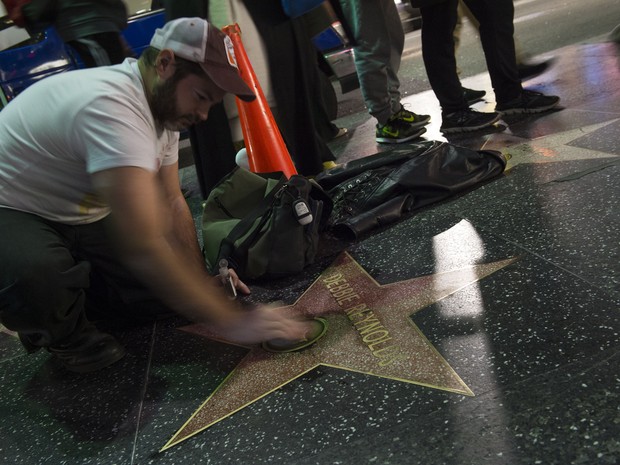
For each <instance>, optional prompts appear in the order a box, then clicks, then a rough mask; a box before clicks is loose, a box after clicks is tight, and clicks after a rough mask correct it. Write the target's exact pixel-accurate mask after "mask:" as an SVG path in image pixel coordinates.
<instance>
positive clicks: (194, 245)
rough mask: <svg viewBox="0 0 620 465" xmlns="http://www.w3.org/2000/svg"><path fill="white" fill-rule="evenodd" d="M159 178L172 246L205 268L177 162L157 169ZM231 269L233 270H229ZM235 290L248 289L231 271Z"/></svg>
mask: <svg viewBox="0 0 620 465" xmlns="http://www.w3.org/2000/svg"><path fill="white" fill-rule="evenodd" d="M159 179H160V181H161V184H162V186H163V189H164V195H165V197H166V199H167V202H168V204H169V205H170V209H171V213H172V234H171V237H170V241H171V244H173V247H178V248H179V250H182V251H185V252H186V253H188V254H189V257H188V259H190V260H195V261H196V263H197V264H198V266H199V267H200V268H205V267H206V265H205V260H204V256H203V254H202V251H201V250H200V245H199V243H198V237H197V236H196V226H195V225H194V219H193V218H192V214H191V212H190V210H189V207H188V205H187V202H186V200H185V197H184V196H183V193H182V192H181V186H180V184H179V171H178V163H177V164H174V165H169V166H164V167H162V168H161V169H160V170H159ZM231 271H233V270H231ZM232 276H233V280H234V282H235V285H236V287H237V290H239V291H241V292H242V293H243V294H249V293H250V289H249V288H248V287H247V286H246V285H245V284H244V283H243V282H242V281H240V280H239V279H238V278H237V275H236V273H234V271H233V273H232Z"/></svg>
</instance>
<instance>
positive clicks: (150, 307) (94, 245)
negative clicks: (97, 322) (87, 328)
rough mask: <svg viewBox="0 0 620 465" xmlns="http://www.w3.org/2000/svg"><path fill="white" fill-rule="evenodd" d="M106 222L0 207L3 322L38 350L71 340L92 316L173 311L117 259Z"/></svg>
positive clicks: (130, 316) (140, 317) (145, 316)
mask: <svg viewBox="0 0 620 465" xmlns="http://www.w3.org/2000/svg"><path fill="white" fill-rule="evenodd" d="M106 222H107V220H102V221H99V222H96V223H92V224H86V225H79V226H68V225H63V224H60V223H55V222H52V221H48V220H45V219H43V218H41V217H39V216H37V215H33V214H29V213H24V212H19V211H16V210H10V209H6V208H0V228H1V231H2V234H1V238H0V263H2V266H1V267H0V322H1V323H2V324H3V325H4V326H6V327H7V328H8V329H10V330H13V331H17V332H18V333H19V334H20V337H21V338H22V340H23V339H24V338H26V339H27V340H28V341H29V342H30V345H31V346H42V347H47V346H49V345H53V344H57V343H59V342H62V341H66V340H68V339H69V340H70V339H71V337H72V335H75V334H76V333H79V331H80V329H81V328H82V327H83V326H84V325H85V324H87V321H88V320H87V316H88V317H89V318H90V317H93V318H102V317H110V318H123V319H128V320H134V321H136V320H140V321H144V320H152V319H154V318H156V317H159V316H161V315H162V314H169V313H170V310H169V309H167V308H166V307H164V306H163V304H162V303H161V302H160V301H159V300H157V299H156V298H155V297H154V296H153V295H152V294H151V293H150V291H149V290H148V289H146V288H145V287H144V286H143V285H142V284H141V283H140V282H139V281H138V280H137V279H135V277H134V276H133V275H132V274H131V272H129V270H128V269H127V268H126V267H125V266H124V265H123V264H122V263H121V262H120V261H119V260H117V258H116V257H117V253H116V251H115V250H114V249H113V248H112V247H111V245H110V242H109V240H108V234H107V231H106V226H105V224H106ZM87 312H88V314H87ZM91 313H92V315H91Z"/></svg>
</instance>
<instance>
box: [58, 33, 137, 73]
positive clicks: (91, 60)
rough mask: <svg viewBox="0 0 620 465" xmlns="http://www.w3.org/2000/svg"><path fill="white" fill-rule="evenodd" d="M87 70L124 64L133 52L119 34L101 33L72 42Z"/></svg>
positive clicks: (69, 43)
mask: <svg viewBox="0 0 620 465" xmlns="http://www.w3.org/2000/svg"><path fill="white" fill-rule="evenodd" d="M67 44H68V45H70V46H71V47H73V48H74V49H75V51H76V52H77V53H78V55H79V56H80V58H81V59H82V62H83V63H84V66H85V67H86V68H95V67H97V66H108V65H116V64H118V63H122V62H123V60H124V59H125V58H127V57H128V56H131V54H132V52H131V50H129V48H128V47H127V45H126V44H125V42H124V40H123V38H122V37H121V35H120V34H119V33H118V32H101V33H98V34H91V35H89V36H85V37H81V38H79V39H77V40H70V41H68V42H67Z"/></svg>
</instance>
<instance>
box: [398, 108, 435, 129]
mask: <svg viewBox="0 0 620 465" xmlns="http://www.w3.org/2000/svg"><path fill="white" fill-rule="evenodd" d="M430 120H431V117H430V115H418V114H416V113H414V112H412V111H409V110H407V109H405V107H404V106H403V105H402V104H401V105H400V110H398V111H397V112H396V113H394V114H393V115H392V116H390V119H389V120H388V124H389V123H393V122H394V121H401V122H403V123H407V124H409V125H410V126H413V127H415V128H421V127H422V126H426V125H427V124H428V122H429V121H430Z"/></svg>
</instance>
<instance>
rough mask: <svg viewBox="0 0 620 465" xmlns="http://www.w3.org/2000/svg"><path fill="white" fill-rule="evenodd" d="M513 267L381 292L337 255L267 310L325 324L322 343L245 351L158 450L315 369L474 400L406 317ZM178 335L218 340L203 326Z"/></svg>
mask: <svg viewBox="0 0 620 465" xmlns="http://www.w3.org/2000/svg"><path fill="white" fill-rule="evenodd" d="M515 260H516V259H508V260H503V261H499V262H495V263H490V264H484V265H476V266H472V267H469V268H465V269H460V270H457V271H450V272H445V273H437V274H433V275H428V276H422V277H419V278H413V279H408V280H406V281H400V282H396V283H392V284H385V285H381V284H379V283H377V282H376V281H375V280H374V279H373V278H372V277H371V276H370V275H368V273H366V271H364V269H363V268H362V267H361V266H360V265H359V264H358V263H357V262H356V261H355V260H354V259H353V258H352V257H351V256H350V255H349V254H347V253H343V254H342V255H340V256H339V257H338V258H337V259H336V261H335V262H334V263H333V264H332V265H331V266H330V267H329V268H328V269H326V270H325V271H324V272H323V273H322V274H321V276H319V278H318V279H317V280H316V281H315V282H314V283H313V284H312V285H311V286H310V288H308V290H307V291H306V292H304V294H303V295H302V296H301V297H300V298H299V299H298V300H297V301H296V302H295V303H294V304H293V305H289V306H285V307H280V308H278V309H274V311H283V312H289V313H294V314H296V315H298V314H302V315H305V316H307V317H310V318H312V317H319V316H320V317H322V318H325V319H327V320H328V322H329V329H328V331H327V333H326V334H325V336H324V337H323V338H322V339H320V340H319V341H318V342H317V343H316V344H315V345H313V346H311V347H310V348H308V349H306V350H303V351H300V352H293V353H272V352H267V351H265V350H263V349H262V348H260V347H254V348H251V349H250V352H249V353H248V354H247V355H246V356H245V357H244V358H243V359H242V360H241V362H240V363H239V365H238V366H237V367H236V368H235V369H234V370H233V371H232V372H231V373H230V375H229V376H227V377H226V379H224V381H223V382H222V383H221V384H220V386H219V387H218V388H217V389H216V390H215V391H214V392H213V393H212V394H211V396H210V397H209V398H208V399H207V400H206V401H205V402H204V403H203V404H202V405H201V406H200V407H199V409H198V410H197V411H196V412H195V413H194V415H193V416H192V417H191V418H190V419H189V420H188V421H187V422H186V423H185V425H183V427H182V428H181V429H180V430H179V431H178V432H177V433H176V434H175V435H174V436H173V437H172V439H170V441H168V443H167V444H166V445H165V446H164V447H163V448H162V450H165V449H168V448H170V447H172V446H174V445H176V444H178V443H179V442H181V441H183V440H185V439H187V438H189V437H191V436H193V435H195V434H197V433H199V432H200V431H203V430H205V429H206V428H208V427H210V426H212V425H213V424H215V423H217V422H219V421H220V420H223V419H224V418H226V417H228V416H230V415H232V414H233V413H235V412H236V411H238V410H241V409H242V408H244V407H246V406H248V405H250V404H251V403H253V402H255V401H257V400H258V399H260V398H262V397H264V396H266V395H268V394H269V393H271V392H273V391H275V390H276V389H279V388H280V387H282V386H284V385H285V384H287V383H289V382H291V381H293V380H294V379H296V378H298V377H300V376H302V375H303V374H305V373H307V372H309V371H310V370H313V369H314V368H316V367H318V366H321V365H323V366H329V367H334V368H341V369H343V370H350V371H355V372H359V373H364V374H368V375H373V376H379V377H383V378H389V379H393V380H398V381H403V382H407V383H413V384H419V385H422V386H427V387H432V388H436V389H443V390H446V391H450V392H455V393H458V394H463V395H473V393H472V392H471V390H470V389H469V388H468V387H467V386H466V385H465V383H464V382H463V381H462V380H461V379H460V378H459V376H458V375H457V374H456V372H455V371H454V370H453V369H452V368H451V367H450V365H449V364H448V363H447V362H446V360H445V359H444V358H443V357H442V356H441V355H440V354H439V353H438V352H437V350H436V349H435V348H434V347H433V346H432V345H431V343H430V342H429V341H428V340H427V339H426V337H425V336H424V335H423V334H422V333H421V332H420V330H419V329H418V328H417V326H416V325H415V324H414V323H413V322H412V320H411V318H410V315H411V314H413V313H415V312H416V311H418V310H420V309H422V308H425V307H427V306H428V305H430V304H432V303H434V302H437V301H439V300H441V299H443V298H444V297H446V296H448V295H450V294H452V293H454V292H456V291H458V290H459V289H462V288H463V287H465V286H468V285H470V284H472V283H474V282H476V281H478V280H480V279H482V278H483V277H485V276H488V275H490V274H492V273H494V272H495V271H498V270H500V269H502V268H504V267H505V266H507V265H509V264H511V263H513V262H514V261H515ZM183 329H184V330H185V331H188V332H192V333H195V334H199V335H202V336H204V337H208V338H211V339H215V340H220V341H221V340H222V337H221V336H219V335H218V334H216V333H214V332H212V331H211V330H210V329H209V328H207V327H206V326H204V325H198V324H196V325H190V326H187V327H185V328H183ZM224 342H227V341H224Z"/></svg>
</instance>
